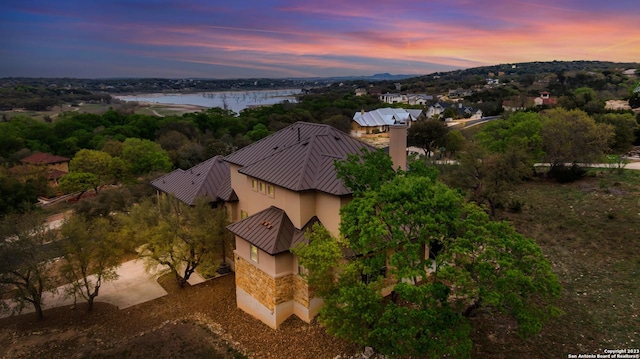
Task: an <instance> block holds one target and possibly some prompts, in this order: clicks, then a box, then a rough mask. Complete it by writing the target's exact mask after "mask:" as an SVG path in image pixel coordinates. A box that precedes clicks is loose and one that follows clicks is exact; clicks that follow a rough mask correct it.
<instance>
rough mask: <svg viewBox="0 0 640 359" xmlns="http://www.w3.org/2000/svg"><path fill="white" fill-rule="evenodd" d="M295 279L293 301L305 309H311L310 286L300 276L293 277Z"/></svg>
mask: <svg viewBox="0 0 640 359" xmlns="http://www.w3.org/2000/svg"><path fill="white" fill-rule="evenodd" d="M291 277H293V299H294V300H295V301H296V302H298V303H300V305H302V306H303V307H305V308H307V309H308V308H309V300H310V298H309V295H310V293H309V285H308V284H307V282H306V281H305V280H304V279H303V278H302V277H300V276H299V275H291Z"/></svg>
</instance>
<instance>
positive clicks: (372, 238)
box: [294, 160, 560, 358]
mask: <svg viewBox="0 0 640 359" xmlns="http://www.w3.org/2000/svg"><path fill="white" fill-rule="evenodd" d="M366 162H367V161H366V160H365V161H364V163H363V164H362V166H365V167H369V168H375V167H379V166H380V164H369V163H366ZM342 168H343V170H344V169H347V170H348V169H349V167H342ZM365 173H366V172H365ZM341 175H342V176H343V177H348V176H351V177H354V176H355V174H344V173H343V174H341ZM364 181H366V179H362V181H361V182H364ZM361 182H359V183H361ZM366 187H367V188H369V189H367V190H365V191H363V192H358V193H357V194H356V195H355V196H354V199H353V200H352V201H351V202H349V203H348V204H347V205H346V206H344V207H343V208H342V209H341V218H342V222H341V224H340V233H341V235H342V236H343V237H342V238H341V239H340V240H338V239H335V238H331V237H330V236H329V235H328V233H326V232H323V231H318V232H316V233H312V234H309V243H308V244H307V245H301V247H302V248H296V249H294V253H296V254H298V255H299V256H300V263H301V264H302V265H303V266H305V267H307V268H308V269H309V271H310V274H309V276H308V280H309V284H310V286H312V287H317V288H320V291H319V293H320V294H322V296H323V299H324V301H325V306H324V307H323V308H322V309H321V311H320V317H319V320H320V322H321V323H322V324H323V325H325V326H326V327H327V331H328V332H329V333H330V334H332V335H335V336H337V337H340V338H344V339H347V340H350V341H352V342H354V343H357V344H360V345H369V346H373V347H374V348H376V349H377V350H378V351H379V352H381V353H383V354H386V355H390V356H420V357H422V356H424V355H427V356H429V357H431V358H435V357H443V356H447V357H465V358H466V357H469V356H470V351H471V339H470V333H471V325H470V322H469V319H468V317H469V316H470V315H472V314H473V313H474V312H475V311H476V310H477V309H479V308H492V309H494V310H497V311H500V312H503V313H506V314H509V315H511V316H513V317H514V318H515V319H516V320H517V321H518V324H519V327H518V329H519V332H520V334H521V335H523V336H525V337H526V336H528V335H532V334H534V333H537V332H538V331H539V330H540V328H541V326H542V324H543V323H544V322H545V321H546V320H547V319H549V318H550V317H552V316H554V315H558V314H559V313H558V311H557V310H556V309H555V307H553V306H551V305H549V302H550V301H551V300H553V299H555V298H557V297H558V296H559V294H560V286H559V284H558V280H557V278H556V276H555V275H554V274H553V273H552V272H551V269H550V265H549V263H548V261H547V260H546V259H545V258H544V256H543V255H542V252H541V250H540V248H539V247H538V246H537V245H536V244H535V243H534V242H533V241H532V240H531V239H528V238H525V237H524V236H522V235H520V234H518V233H517V232H515V230H514V229H513V228H512V227H511V226H510V225H509V224H507V223H505V222H493V221H490V220H489V217H488V216H487V214H486V213H484V211H483V210H482V209H480V208H479V207H478V206H477V205H475V204H473V203H465V201H464V199H463V198H462V196H461V195H460V194H459V193H458V192H457V191H455V190H452V189H450V188H449V187H447V186H446V185H444V184H442V183H440V182H438V181H437V180H436V179H435V178H433V177H432V176H424V175H422V173H421V171H417V172H415V173H412V172H411V171H407V172H402V171H400V172H398V173H396V175H395V176H394V177H393V178H391V179H390V180H388V181H386V182H385V183H382V184H381V185H379V186H377V185H371V186H366ZM314 231H317V228H314ZM336 246H343V247H346V251H345V253H352V255H351V256H349V258H348V260H346V261H345V260H339V259H336V250H335V248H336ZM305 247H307V248H305ZM323 251H324V252H325V253H328V254H326V256H325V257H323V256H322V255H321V254H320V253H321V252H323ZM323 260H324V261H326V262H328V263H331V264H332V265H331V266H329V265H326V264H322V262H323ZM336 262H338V263H337V264H335V263H336ZM333 264H335V265H333ZM313 271H318V272H317V273H311V272H313ZM327 277H330V278H333V279H334V280H331V281H330V280H327V279H326V278H327Z"/></svg>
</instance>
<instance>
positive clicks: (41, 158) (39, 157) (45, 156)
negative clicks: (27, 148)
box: [20, 152, 69, 165]
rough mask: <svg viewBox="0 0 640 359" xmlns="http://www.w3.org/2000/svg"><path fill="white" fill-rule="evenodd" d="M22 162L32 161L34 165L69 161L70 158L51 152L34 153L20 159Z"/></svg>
mask: <svg viewBox="0 0 640 359" xmlns="http://www.w3.org/2000/svg"><path fill="white" fill-rule="evenodd" d="M20 161H21V162H22V163H30V164H34V165H48V164H55V163H63V162H69V159H68V158H66V157H62V156H56V155H52V154H50V153H41V152H38V153H34V154H32V155H30V156H27V157H25V158H23V159H21V160H20Z"/></svg>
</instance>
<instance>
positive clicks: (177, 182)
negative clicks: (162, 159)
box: [151, 156, 238, 206]
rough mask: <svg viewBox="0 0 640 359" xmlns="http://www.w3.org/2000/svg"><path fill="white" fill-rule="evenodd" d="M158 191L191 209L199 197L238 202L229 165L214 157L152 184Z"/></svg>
mask: <svg viewBox="0 0 640 359" xmlns="http://www.w3.org/2000/svg"><path fill="white" fill-rule="evenodd" d="M151 185H152V186H153V187H155V188H157V189H158V190H160V191H162V192H164V193H167V194H172V195H174V196H175V197H176V198H178V199H179V200H181V201H182V202H184V203H186V204H188V205H190V206H192V205H194V204H195V203H196V199H197V198H199V197H204V198H208V199H209V200H210V201H212V202H213V201H225V202H230V201H237V200H238V197H237V196H236V194H235V192H234V191H233V189H232V188H231V174H230V170H229V163H228V162H225V161H224V159H223V158H222V156H215V157H212V158H210V159H208V160H206V161H204V162H202V163H199V164H197V165H195V166H193V167H191V168H189V169H187V170H182V169H177V170H175V171H173V172H169V173H167V174H166V175H164V176H162V177H159V178H156V179H155V180H153V181H151Z"/></svg>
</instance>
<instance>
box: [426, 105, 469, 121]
mask: <svg viewBox="0 0 640 359" xmlns="http://www.w3.org/2000/svg"><path fill="white" fill-rule="evenodd" d="M449 108H451V109H453V110H454V111H455V113H456V114H457V117H459V118H466V119H470V120H478V119H481V118H482V110H480V109H474V108H473V107H469V106H463V105H462V104H461V103H458V104H457V105H456V104H450V103H446V102H437V103H435V104H433V105H431V106H429V108H428V109H427V115H426V116H427V118H433V117H435V116H440V115H442V113H443V112H444V111H446V110H447V109H449Z"/></svg>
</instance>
